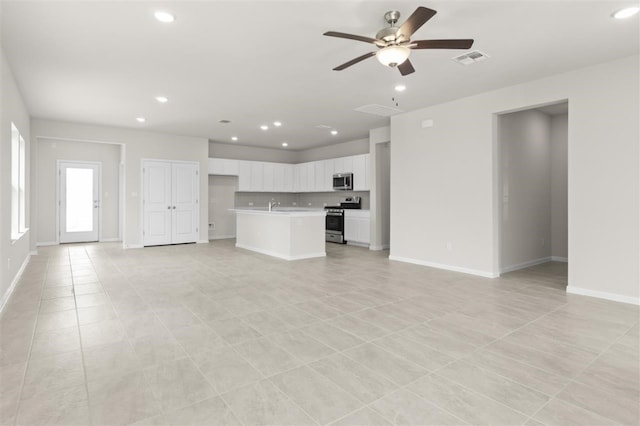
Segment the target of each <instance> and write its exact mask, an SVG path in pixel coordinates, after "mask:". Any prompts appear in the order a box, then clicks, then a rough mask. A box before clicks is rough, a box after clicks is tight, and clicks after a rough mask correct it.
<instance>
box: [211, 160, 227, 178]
mask: <svg viewBox="0 0 640 426" xmlns="http://www.w3.org/2000/svg"><path fill="white" fill-rule="evenodd" d="M208 172H209V174H210V175H221V174H223V173H224V160H223V159H222V158H209V168H208Z"/></svg>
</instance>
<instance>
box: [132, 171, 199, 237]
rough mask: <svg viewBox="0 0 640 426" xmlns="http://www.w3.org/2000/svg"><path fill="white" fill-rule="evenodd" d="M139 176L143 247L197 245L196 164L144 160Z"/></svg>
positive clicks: (197, 172) (197, 190)
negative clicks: (141, 179) (141, 190)
mask: <svg viewBox="0 0 640 426" xmlns="http://www.w3.org/2000/svg"><path fill="white" fill-rule="evenodd" d="M142 175H143V183H142V185H143V195H142V196H143V199H142V203H143V220H144V227H143V245H145V246H157V245H165V244H182V243H195V242H197V241H198V233H199V230H198V223H199V203H198V198H199V195H200V185H199V182H200V178H199V176H198V175H199V164H198V163H193V162H175V161H157V160H144V161H143V162H142Z"/></svg>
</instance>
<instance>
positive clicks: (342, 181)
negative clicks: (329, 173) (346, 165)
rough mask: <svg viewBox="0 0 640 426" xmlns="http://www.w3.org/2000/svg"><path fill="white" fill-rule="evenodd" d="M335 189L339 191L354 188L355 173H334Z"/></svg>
mask: <svg viewBox="0 0 640 426" xmlns="http://www.w3.org/2000/svg"><path fill="white" fill-rule="evenodd" d="M333 189H334V190H337V191H346V190H351V189H353V173H337V174H335V175H333Z"/></svg>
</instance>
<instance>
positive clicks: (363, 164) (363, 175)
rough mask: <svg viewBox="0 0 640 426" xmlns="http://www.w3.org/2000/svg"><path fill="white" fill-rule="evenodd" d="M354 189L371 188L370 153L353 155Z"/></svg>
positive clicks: (363, 189)
mask: <svg viewBox="0 0 640 426" xmlns="http://www.w3.org/2000/svg"><path fill="white" fill-rule="evenodd" d="M352 170H353V172H352V173H353V190H354V191H368V190H369V154H362V155H355V156H353V169H352Z"/></svg>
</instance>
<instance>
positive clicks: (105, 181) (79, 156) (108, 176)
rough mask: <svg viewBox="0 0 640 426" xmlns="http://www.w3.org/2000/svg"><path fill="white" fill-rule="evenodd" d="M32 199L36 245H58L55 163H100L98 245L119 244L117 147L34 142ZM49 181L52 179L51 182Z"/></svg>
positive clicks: (65, 142)
mask: <svg viewBox="0 0 640 426" xmlns="http://www.w3.org/2000/svg"><path fill="white" fill-rule="evenodd" d="M35 143H37V151H38V158H37V161H36V162H35V163H34V164H36V167H37V182H36V191H35V194H36V197H37V199H38V209H37V215H36V222H37V225H36V229H37V242H38V244H51V243H56V242H57V241H58V237H57V233H56V230H57V223H56V219H57V216H56V211H57V209H58V203H57V198H58V188H57V185H56V184H57V181H56V178H55V176H56V173H57V169H58V161H59V160H68V161H95V162H100V163H101V175H102V182H101V187H102V194H101V195H102V200H101V203H100V209H101V223H100V239H101V241H109V240H110V241H114V240H119V239H120V236H119V217H118V216H119V192H120V191H119V188H118V187H119V181H120V179H119V173H120V145H115V144H106V143H91V142H73V141H65V140H51V139H45V138H41V139H38V140H37V141H36V142H35ZM52 177H53V178H52Z"/></svg>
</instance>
